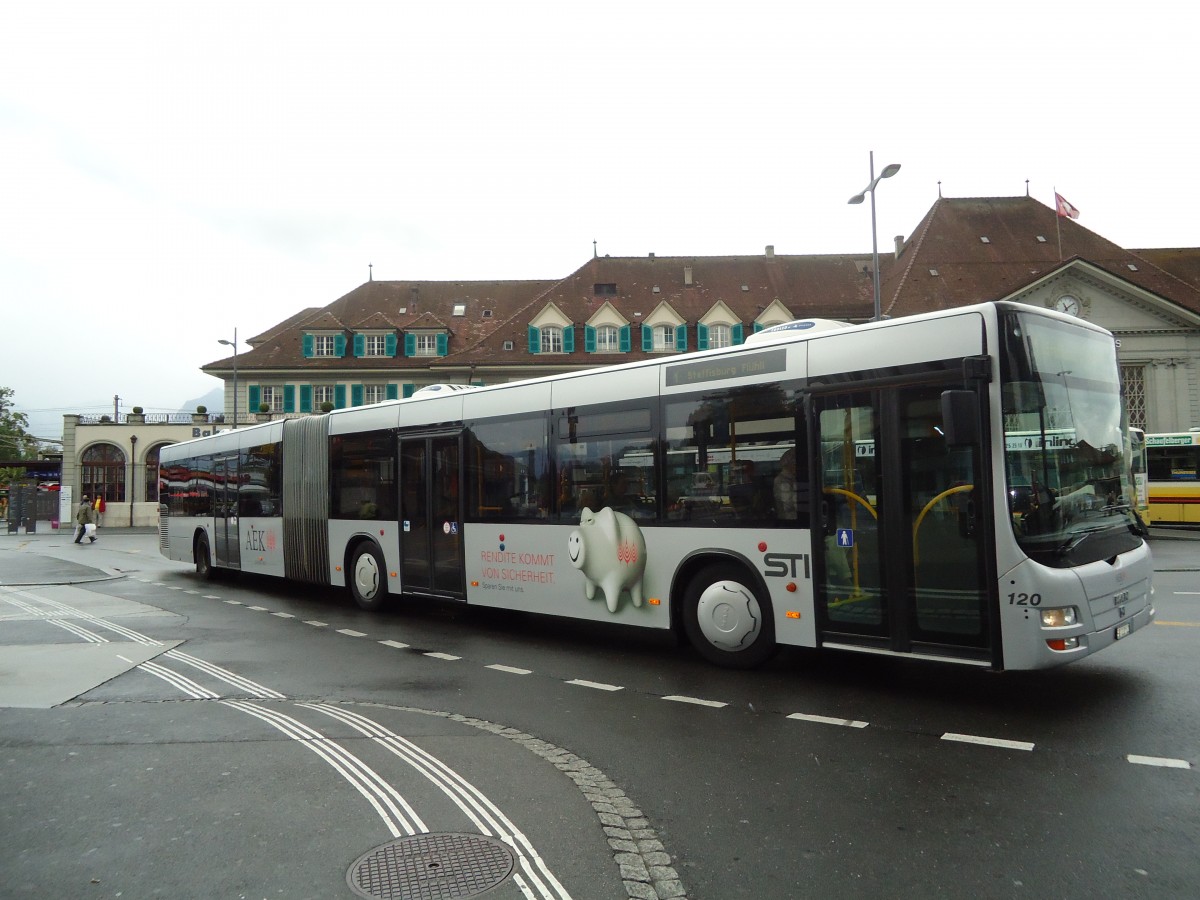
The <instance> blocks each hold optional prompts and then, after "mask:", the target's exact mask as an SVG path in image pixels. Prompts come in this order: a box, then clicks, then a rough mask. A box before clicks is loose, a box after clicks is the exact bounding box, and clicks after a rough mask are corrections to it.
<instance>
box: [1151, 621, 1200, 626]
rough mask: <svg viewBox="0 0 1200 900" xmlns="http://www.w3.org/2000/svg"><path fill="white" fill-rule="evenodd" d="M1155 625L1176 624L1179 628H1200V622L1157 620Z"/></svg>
mask: <svg viewBox="0 0 1200 900" xmlns="http://www.w3.org/2000/svg"><path fill="white" fill-rule="evenodd" d="M1154 624H1155V625H1174V626H1176V627H1177V628H1200V622H1157V621H1156V622H1155V623H1154Z"/></svg>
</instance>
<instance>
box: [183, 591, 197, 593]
mask: <svg viewBox="0 0 1200 900" xmlns="http://www.w3.org/2000/svg"><path fill="white" fill-rule="evenodd" d="M184 593H185V594H199V593H200V592H199V591H184Z"/></svg>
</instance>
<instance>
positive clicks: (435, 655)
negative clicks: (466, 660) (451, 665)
mask: <svg viewBox="0 0 1200 900" xmlns="http://www.w3.org/2000/svg"><path fill="white" fill-rule="evenodd" d="M425 655H426V656H432V657H433V658H434V659H448V660H456V659H462V657H461V656H452V655H451V654H449V653H426V654H425Z"/></svg>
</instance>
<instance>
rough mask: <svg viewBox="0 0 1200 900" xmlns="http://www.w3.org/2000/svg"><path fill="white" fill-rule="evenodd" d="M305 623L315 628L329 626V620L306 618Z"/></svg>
mask: <svg viewBox="0 0 1200 900" xmlns="http://www.w3.org/2000/svg"><path fill="white" fill-rule="evenodd" d="M304 624H305V625H311V626H313V627H314V628H328V627H329V623H328V622H318V621H317V620H316V619H305V620H304Z"/></svg>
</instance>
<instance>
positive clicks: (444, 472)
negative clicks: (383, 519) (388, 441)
mask: <svg viewBox="0 0 1200 900" xmlns="http://www.w3.org/2000/svg"><path fill="white" fill-rule="evenodd" d="M461 459H462V440H461V435H460V434H457V433H456V434H448V435H447V434H442V435H429V436H407V435H406V436H404V437H402V438H401V439H400V532H401V533H400V560H401V561H400V564H401V572H400V588H401V590H402V591H403V592H405V593H414V594H432V595H435V596H439V597H449V598H453V599H458V600H465V599H466V590H465V586H464V581H463V535H462V501H461V496H462V495H461V490H460V488H461V471H460V470H461V466H460V461H461Z"/></svg>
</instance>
